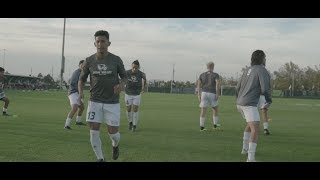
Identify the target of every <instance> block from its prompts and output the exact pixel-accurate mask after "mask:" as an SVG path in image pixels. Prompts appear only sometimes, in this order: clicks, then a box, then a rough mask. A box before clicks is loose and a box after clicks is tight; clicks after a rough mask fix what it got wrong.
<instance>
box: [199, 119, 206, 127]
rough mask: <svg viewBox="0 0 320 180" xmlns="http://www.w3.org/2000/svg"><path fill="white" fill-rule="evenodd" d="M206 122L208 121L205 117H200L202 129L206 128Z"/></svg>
mask: <svg viewBox="0 0 320 180" xmlns="http://www.w3.org/2000/svg"><path fill="white" fill-rule="evenodd" d="M205 120H206V118H205V117H200V127H204V122H205Z"/></svg>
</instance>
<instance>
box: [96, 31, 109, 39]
mask: <svg viewBox="0 0 320 180" xmlns="http://www.w3.org/2000/svg"><path fill="white" fill-rule="evenodd" d="M97 36H105V37H106V38H107V39H109V33H108V31H104V30H99V31H97V32H96V33H94V38H96V37H97Z"/></svg>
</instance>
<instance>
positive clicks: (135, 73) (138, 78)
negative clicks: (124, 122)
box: [124, 60, 147, 132]
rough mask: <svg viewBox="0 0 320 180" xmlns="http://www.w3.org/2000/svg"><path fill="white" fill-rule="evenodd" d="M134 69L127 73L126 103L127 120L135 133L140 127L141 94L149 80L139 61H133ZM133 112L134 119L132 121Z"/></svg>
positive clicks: (130, 128)
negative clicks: (141, 69)
mask: <svg viewBox="0 0 320 180" xmlns="http://www.w3.org/2000/svg"><path fill="white" fill-rule="evenodd" d="M131 67H132V69H130V70H128V71H126V75H127V80H126V88H125V97H124V98H125V102H126V106H127V118H128V121H129V130H132V131H133V132H135V130H136V128H137V125H138V115H139V112H138V111H139V106H140V101H141V94H142V93H143V92H144V87H145V86H146V83H147V79H146V75H145V73H143V72H141V71H140V70H139V69H140V63H139V61H138V60H135V61H133V63H132V65H131ZM132 110H133V119H132Z"/></svg>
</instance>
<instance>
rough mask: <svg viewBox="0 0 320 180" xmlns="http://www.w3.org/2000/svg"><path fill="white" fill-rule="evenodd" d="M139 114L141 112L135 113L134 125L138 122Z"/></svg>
mask: <svg viewBox="0 0 320 180" xmlns="http://www.w3.org/2000/svg"><path fill="white" fill-rule="evenodd" d="M138 116H139V112H134V113H133V125H134V126H136V125H137V124H138Z"/></svg>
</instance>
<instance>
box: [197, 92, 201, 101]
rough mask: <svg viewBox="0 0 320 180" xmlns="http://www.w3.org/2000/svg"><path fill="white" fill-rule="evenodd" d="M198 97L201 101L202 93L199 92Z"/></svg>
mask: <svg viewBox="0 0 320 180" xmlns="http://www.w3.org/2000/svg"><path fill="white" fill-rule="evenodd" d="M198 99H199V102H201V95H200V94H198Z"/></svg>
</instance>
